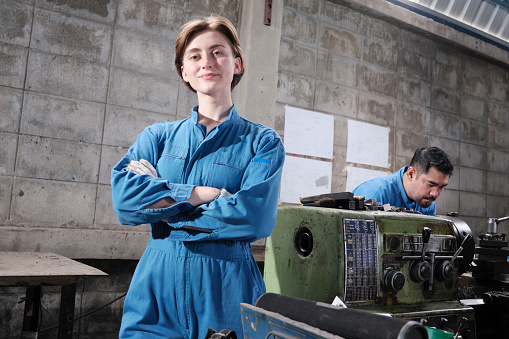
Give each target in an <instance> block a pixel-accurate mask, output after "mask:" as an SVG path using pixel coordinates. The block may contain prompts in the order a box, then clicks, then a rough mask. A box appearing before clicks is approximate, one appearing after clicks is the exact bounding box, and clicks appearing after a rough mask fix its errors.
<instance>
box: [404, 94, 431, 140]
mask: <svg viewBox="0 0 509 339" xmlns="http://www.w3.org/2000/svg"><path fill="white" fill-rule="evenodd" d="M430 119H431V112H430V109H429V108H427V107H423V106H418V105H413V104H410V103H406V102H401V101H400V102H399V106H398V111H397V115H396V127H397V128H398V129H405V130H409V131H411V132H414V133H429V131H428V130H429V125H430Z"/></svg>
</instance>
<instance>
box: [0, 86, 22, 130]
mask: <svg viewBox="0 0 509 339" xmlns="http://www.w3.org/2000/svg"><path fill="white" fill-rule="evenodd" d="M22 104H23V91H21V90H17V89H13V88H8V87H3V86H0V112H2V119H0V132H9V133H18V131H19V119H20V116H21V106H22Z"/></svg>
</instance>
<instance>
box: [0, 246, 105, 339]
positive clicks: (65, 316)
mask: <svg viewBox="0 0 509 339" xmlns="http://www.w3.org/2000/svg"><path fill="white" fill-rule="evenodd" d="M101 275H107V274H106V273H104V272H102V271H100V270H98V269H96V268H94V267H91V266H88V265H85V264H82V263H80V262H77V261H75V260H72V259H69V258H66V257H63V256H61V255H58V254H54V253H48V252H2V251H0V286H4V287H8V286H10V287H12V286H23V287H27V292H26V293H27V294H26V301H25V312H24V317H23V329H22V334H21V337H22V338H36V337H37V325H38V320H39V307H40V303H41V299H40V298H41V286H62V291H61V301H60V316H59V326H58V338H72V330H73V323H72V319H73V318H74V304H75V300H76V281H77V278H78V276H101Z"/></svg>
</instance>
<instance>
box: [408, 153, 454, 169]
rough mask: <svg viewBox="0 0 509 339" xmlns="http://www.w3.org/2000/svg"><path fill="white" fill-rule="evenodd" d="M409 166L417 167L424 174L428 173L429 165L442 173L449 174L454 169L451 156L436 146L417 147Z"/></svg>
mask: <svg viewBox="0 0 509 339" xmlns="http://www.w3.org/2000/svg"><path fill="white" fill-rule="evenodd" d="M409 166H412V167H417V168H419V169H420V170H421V171H423V173H424V174H426V173H428V171H429V169H430V167H431V166H433V167H435V168H436V169H437V170H438V171H440V172H441V173H443V174H449V175H451V174H452V171H453V170H454V166H453V164H452V162H451V158H449V156H448V155H447V154H446V153H445V152H444V151H443V150H441V149H440V148H438V147H419V148H418V149H417V150H416V151H415V153H414V156H413V158H412V161H410V165H409Z"/></svg>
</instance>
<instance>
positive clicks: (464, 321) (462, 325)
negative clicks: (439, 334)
mask: <svg viewBox="0 0 509 339" xmlns="http://www.w3.org/2000/svg"><path fill="white" fill-rule="evenodd" d="M467 321H468V319H467V318H465V317H462V318H461V320H460V323H459V325H458V329H457V330H456V334H455V335H454V338H453V339H458V338H459V336H460V334H461V332H463V330H464V329H465V327H466V326H467Z"/></svg>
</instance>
